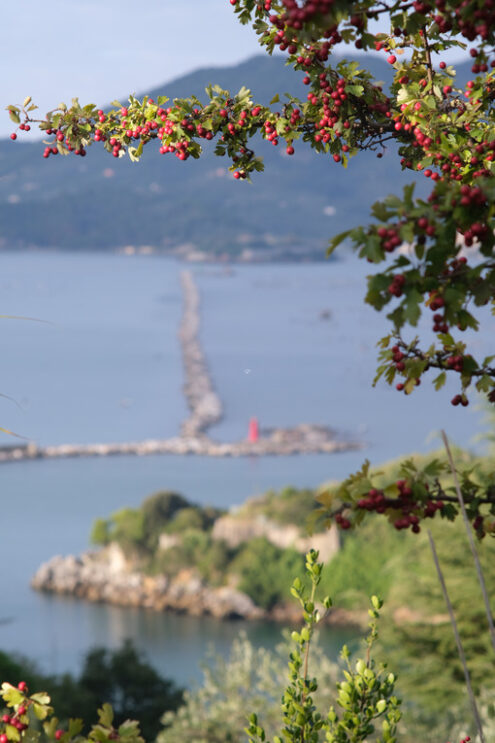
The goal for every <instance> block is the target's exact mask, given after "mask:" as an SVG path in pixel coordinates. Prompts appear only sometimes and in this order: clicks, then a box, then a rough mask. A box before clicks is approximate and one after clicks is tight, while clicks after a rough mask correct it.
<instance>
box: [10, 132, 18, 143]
mask: <svg viewBox="0 0 495 743" xmlns="http://www.w3.org/2000/svg"><path fill="white" fill-rule="evenodd" d="M10 138H11V139H12V141H14V140H15V139H17V134H16V133H15V132H12V134H11V135H10Z"/></svg>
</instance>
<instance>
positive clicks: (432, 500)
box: [316, 455, 495, 539]
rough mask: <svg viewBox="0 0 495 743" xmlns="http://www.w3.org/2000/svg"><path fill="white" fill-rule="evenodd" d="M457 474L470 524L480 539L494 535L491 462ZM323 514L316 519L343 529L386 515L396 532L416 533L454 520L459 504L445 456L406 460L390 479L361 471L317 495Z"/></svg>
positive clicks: (463, 465) (460, 465)
mask: <svg viewBox="0 0 495 743" xmlns="http://www.w3.org/2000/svg"><path fill="white" fill-rule="evenodd" d="M456 472H457V476H458V479H459V482H460V484H461V490H462V495H463V498H464V501H465V504H466V510H467V515H468V518H469V520H470V521H471V522H472V524H473V528H474V529H475V531H476V534H477V536H478V538H480V539H481V538H483V537H484V536H485V535H486V534H491V535H494V534H495V488H494V482H495V470H494V469H493V461H490V458H486V459H485V460H483V459H477V460H474V461H473V460H472V459H469V458H468V460H467V461H466V462H463V461H460V462H459V461H458V462H457V466H456ZM317 500H318V501H319V503H320V504H321V509H320V511H319V512H317V513H316V517H322V518H324V519H326V521H327V523H328V522H329V520H330V519H333V518H334V519H335V521H336V522H337V523H338V524H339V525H340V527H341V528H342V529H344V530H347V529H351V528H353V527H354V526H357V525H359V524H361V523H362V522H363V521H364V520H365V519H366V517H367V514H369V513H376V514H384V515H385V516H386V518H387V519H388V521H389V522H390V523H391V524H393V526H394V527H395V528H396V529H397V530H399V531H400V530H403V529H404V530H408V529H411V531H412V532H413V533H415V534H419V533H420V531H421V522H422V521H423V520H425V519H433V518H434V517H435V516H436V514H437V513H438V514H439V515H440V517H441V518H442V519H445V520H447V521H453V520H454V519H455V518H456V517H457V516H458V514H459V502H458V497H457V494H456V490H455V487H454V484H453V479H452V473H451V471H450V467H449V463H448V461H447V459H446V458H445V456H444V455H439V456H438V457H435V458H433V459H431V458H429V459H428V460H427V461H426V462H424V463H422V462H418V461H416V460H414V459H411V458H410V459H407V460H404V461H402V462H401V463H400V465H399V467H398V470H397V472H396V473H394V475H393V476H392V477H390V478H384V477H383V475H382V473H381V472H379V471H378V472H377V471H373V470H372V468H371V466H370V463H369V462H368V461H366V462H365V463H364V465H363V467H362V468H361V469H360V470H359V471H358V472H356V473H354V474H352V475H350V476H349V477H348V478H346V479H345V480H343V481H342V482H341V483H339V484H338V485H336V486H332V485H330V486H328V487H324V488H323V489H322V490H321V491H320V493H319V494H318V495H317Z"/></svg>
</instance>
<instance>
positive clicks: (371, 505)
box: [357, 488, 387, 513]
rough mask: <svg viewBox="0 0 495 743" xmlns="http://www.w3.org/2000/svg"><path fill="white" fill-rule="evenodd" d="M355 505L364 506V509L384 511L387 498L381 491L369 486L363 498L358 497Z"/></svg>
mask: <svg viewBox="0 0 495 743" xmlns="http://www.w3.org/2000/svg"><path fill="white" fill-rule="evenodd" d="M357 505H358V508H364V509H365V510H366V511H376V512H377V513H385V510H386V508H387V499H386V498H385V496H384V494H383V491H381V490H377V489H376V488H371V490H370V491H369V492H368V494H367V495H366V497H365V498H360V499H359V501H358V504H357Z"/></svg>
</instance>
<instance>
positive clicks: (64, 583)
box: [31, 546, 367, 627]
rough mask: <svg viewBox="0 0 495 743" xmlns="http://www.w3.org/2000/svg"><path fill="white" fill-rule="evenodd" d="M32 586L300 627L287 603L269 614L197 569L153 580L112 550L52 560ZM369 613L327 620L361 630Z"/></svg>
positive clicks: (196, 613)
mask: <svg viewBox="0 0 495 743" xmlns="http://www.w3.org/2000/svg"><path fill="white" fill-rule="evenodd" d="M31 586H32V588H34V589H35V590H37V591H43V592H46V593H55V594H59V595H69V596H74V597H76V598H78V599H82V600H85V601H91V602H96V603H107V604H113V605H116V606H127V607H129V606H132V607H142V608H145V609H150V610H152V611H159V612H163V611H172V612H176V613H180V614H189V615H191V616H196V617H200V616H211V617H214V618H216V619H221V620H229V619H230V620H232V619H244V620H265V621H267V620H268V621H276V622H281V623H300V622H301V621H302V615H301V612H300V610H299V608H298V607H297V606H296V604H295V603H293V602H292V603H291V602H288V603H287V604H281V605H277V606H275V607H274V608H273V609H271V610H270V611H266V610H264V609H262V608H260V607H259V606H256V605H255V604H254V602H253V601H252V599H251V598H250V597H249V596H247V595H246V594H245V593H242V591H239V590H238V589H236V588H235V587H233V586H220V587H213V586H210V585H208V584H207V583H206V581H204V580H202V579H201V578H200V576H199V575H198V574H197V573H196V571H194V569H183V570H181V571H180V572H179V573H178V574H177V575H176V576H174V577H173V578H168V577H167V576H164V575H158V576H150V575H145V574H144V573H141V572H139V571H135V570H129V569H128V568H127V566H126V565H125V562H123V558H122V556H121V555H119V553H118V552H116V551H114V549H113V547H112V546H110V548H106V549H105V550H101V551H99V552H85V553H83V554H82V555H80V556H78V557H76V556H74V555H68V556H66V557H61V556H57V557H53V558H52V559H51V560H49V561H48V562H46V563H44V564H43V565H41V566H40V568H39V569H38V570H37V572H36V574H35V575H34V577H33V579H32V581H31ZM366 616H367V615H366V613H362V612H347V611H343V610H332V611H331V612H330V613H329V615H328V617H327V619H326V621H328V623H329V624H333V625H335V626H348V625H354V626H357V627H361V626H363V624H364V625H365V623H366Z"/></svg>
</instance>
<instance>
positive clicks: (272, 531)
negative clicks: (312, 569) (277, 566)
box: [212, 514, 340, 562]
mask: <svg viewBox="0 0 495 743" xmlns="http://www.w3.org/2000/svg"><path fill="white" fill-rule="evenodd" d="M212 537H213V539H220V540H223V541H224V542H227V544H228V545H229V547H238V546H239V545H240V544H243V543H244V542H248V541H249V540H250V539H254V538H256V537H265V539H267V540H268V541H269V542H271V543H272V544H274V545H276V546H277V547H280V549H287V548H288V547H292V548H293V549H295V550H297V551H298V552H302V553H303V554H305V553H306V552H308V550H310V549H315V550H318V552H319V554H320V560H322V561H323V562H327V561H328V560H330V559H331V558H332V557H334V555H336V554H337V552H338V551H339V548H340V544H339V533H338V530H337V528H336V527H335V526H332V527H331V528H330V529H328V530H327V531H325V532H323V533H321V534H314V535H312V536H311V537H309V536H303V535H302V534H301V530H300V529H299V527H297V526H296V525H295V524H277V523H276V522H275V521H271V520H270V519H267V518H266V516H263V515H258V516H256V517H254V518H246V517H243V518H238V517H236V516H235V515H230V514H227V515H226V516H220V518H218V519H217V520H216V521H215V523H214V525H213V530H212Z"/></svg>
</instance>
